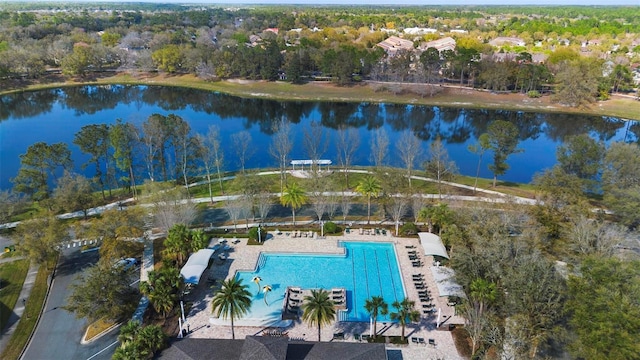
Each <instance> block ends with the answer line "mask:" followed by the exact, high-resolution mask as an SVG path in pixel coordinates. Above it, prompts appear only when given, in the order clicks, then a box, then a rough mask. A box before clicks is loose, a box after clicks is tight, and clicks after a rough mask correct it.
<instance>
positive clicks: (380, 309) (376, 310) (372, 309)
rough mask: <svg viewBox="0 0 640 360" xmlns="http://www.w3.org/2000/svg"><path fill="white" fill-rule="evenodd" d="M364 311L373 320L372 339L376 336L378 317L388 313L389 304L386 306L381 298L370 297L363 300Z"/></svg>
mask: <svg viewBox="0 0 640 360" xmlns="http://www.w3.org/2000/svg"><path fill="white" fill-rule="evenodd" d="M364 309H365V310H366V311H367V312H368V313H369V314H370V315H371V318H372V319H373V337H374V338H375V337H376V336H377V335H378V331H377V330H376V329H377V325H378V315H387V314H388V313H389V304H387V303H386V302H385V301H384V299H383V298H382V296H372V297H371V298H369V299H367V300H365V302H364Z"/></svg>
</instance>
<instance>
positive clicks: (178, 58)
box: [151, 45, 184, 74]
mask: <svg viewBox="0 0 640 360" xmlns="http://www.w3.org/2000/svg"><path fill="white" fill-rule="evenodd" d="M151 58H152V59H153V62H154V63H155V64H156V66H157V67H158V69H160V70H162V71H166V72H168V73H170V74H171V73H175V72H177V71H179V70H181V68H182V63H183V62H184V55H183V53H182V49H181V48H180V47H179V46H178V45H166V46H165V47H163V48H161V49H158V50H156V51H154V52H153V53H152V54H151Z"/></svg>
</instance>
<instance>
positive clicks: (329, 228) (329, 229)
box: [324, 221, 342, 234]
mask: <svg viewBox="0 0 640 360" xmlns="http://www.w3.org/2000/svg"><path fill="white" fill-rule="evenodd" d="M340 231H342V229H340V227H339V226H338V225H336V223H334V222H333V221H327V222H326V223H324V233H325V234H337V233H339V232H340Z"/></svg>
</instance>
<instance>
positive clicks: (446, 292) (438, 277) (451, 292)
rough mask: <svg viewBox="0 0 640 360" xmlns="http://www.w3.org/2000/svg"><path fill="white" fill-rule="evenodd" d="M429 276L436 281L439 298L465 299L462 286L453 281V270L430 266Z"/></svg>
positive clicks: (454, 274)
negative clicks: (454, 297) (453, 297)
mask: <svg viewBox="0 0 640 360" xmlns="http://www.w3.org/2000/svg"><path fill="white" fill-rule="evenodd" d="M431 274H432V275H433V279H434V280H435V281H436V286H437V287H438V293H439V295H440V296H442V297H445V296H457V297H461V298H466V297H467V296H466V295H465V294H464V290H463V289H462V286H460V285H459V284H458V283H457V282H456V281H455V276H456V273H455V271H453V269H451V268H448V267H446V266H432V267H431Z"/></svg>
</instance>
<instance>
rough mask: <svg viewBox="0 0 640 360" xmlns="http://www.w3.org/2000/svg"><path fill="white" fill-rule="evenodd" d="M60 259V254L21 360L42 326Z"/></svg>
mask: <svg viewBox="0 0 640 360" xmlns="http://www.w3.org/2000/svg"><path fill="white" fill-rule="evenodd" d="M59 261H60V255H58V258H57V259H56V266H55V267H54V268H53V272H52V273H51V275H50V278H51V279H50V280H49V279H47V282H48V283H49V285H48V286H47V293H46V294H45V295H44V298H45V300H44V302H43V303H42V307H41V308H40V312H39V313H38V318H37V319H36V325H35V326H34V327H33V330H32V331H31V334H29V338H28V339H27V344H26V345H25V346H24V347H23V348H22V351H20V355H18V359H19V360H21V359H22V358H23V357H24V353H26V352H27V350H29V347H30V346H31V341H32V340H33V335H34V334H35V333H36V330H38V327H39V326H40V319H41V318H42V314H44V309H46V308H47V304H48V303H49V293H50V292H51V288H52V287H53V283H54V282H55V281H56V270H58V262H59Z"/></svg>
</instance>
